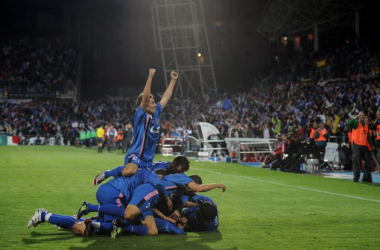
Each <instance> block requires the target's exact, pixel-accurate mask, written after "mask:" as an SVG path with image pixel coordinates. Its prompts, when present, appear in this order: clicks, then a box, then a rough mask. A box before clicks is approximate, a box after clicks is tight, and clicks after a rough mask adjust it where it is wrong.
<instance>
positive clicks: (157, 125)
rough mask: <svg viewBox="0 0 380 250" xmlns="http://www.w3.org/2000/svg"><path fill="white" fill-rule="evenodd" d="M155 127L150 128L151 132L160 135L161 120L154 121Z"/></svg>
mask: <svg viewBox="0 0 380 250" xmlns="http://www.w3.org/2000/svg"><path fill="white" fill-rule="evenodd" d="M152 123H153V126H152V127H150V132H151V133H152V134H158V133H159V132H160V120H158V119H157V120H153V122H152Z"/></svg>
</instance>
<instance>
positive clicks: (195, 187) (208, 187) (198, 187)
mask: <svg viewBox="0 0 380 250" xmlns="http://www.w3.org/2000/svg"><path fill="white" fill-rule="evenodd" d="M187 186H188V187H189V188H190V189H191V190H193V191H196V192H206V191H210V190H213V189H215V188H221V189H222V190H223V192H224V191H226V185H224V184H221V183H213V184H202V185H199V184H197V183H195V182H190V183H188V184H187Z"/></svg>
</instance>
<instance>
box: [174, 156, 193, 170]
mask: <svg viewBox="0 0 380 250" xmlns="http://www.w3.org/2000/svg"><path fill="white" fill-rule="evenodd" d="M173 163H174V165H175V166H177V167H178V166H182V168H183V171H188V170H189V168H190V162H189V160H188V159H187V158H186V156H184V155H180V156H177V157H176V158H174V160H173Z"/></svg>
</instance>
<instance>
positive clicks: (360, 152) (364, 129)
mask: <svg viewBox="0 0 380 250" xmlns="http://www.w3.org/2000/svg"><path fill="white" fill-rule="evenodd" d="M364 118H365V114H364V112H363V111H361V112H360V113H359V115H358V116H357V117H356V119H351V120H349V121H348V122H347V126H348V127H350V128H352V154H353V164H354V182H358V181H359V178H360V162H361V159H362V156H364V161H365V167H364V175H363V178H362V181H363V182H369V183H371V182H372V175H371V154H370V151H369V149H368V145H369V144H370V143H371V142H370V140H369V135H370V134H369V128H368V124H366V123H365V122H364Z"/></svg>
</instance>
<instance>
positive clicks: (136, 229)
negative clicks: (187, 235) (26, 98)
mask: <svg viewBox="0 0 380 250" xmlns="http://www.w3.org/2000/svg"><path fill="white" fill-rule="evenodd" d="M44 222H49V223H50V224H53V225H55V226H57V227H59V228H64V229H68V230H70V231H71V232H72V233H73V234H75V235H81V236H84V237H90V236H91V235H92V234H93V232H96V233H99V234H102V233H109V234H111V233H112V231H113V229H114V227H115V225H114V224H113V223H112V222H104V220H103V219H101V218H91V219H85V220H83V219H81V220H78V219H76V218H75V217H73V216H68V215H60V214H53V213H50V212H48V211H47V210H46V209H43V208H39V209H37V210H36V212H35V213H34V214H33V216H32V217H31V218H30V220H29V221H28V224H27V225H26V227H27V228H30V227H32V226H34V227H37V226H38V225H39V224H41V223H44ZM158 224H160V222H158ZM161 224H162V223H161ZM165 229H166V230H165ZM122 231H123V233H132V234H136V235H147V234H148V230H147V228H146V227H145V226H142V225H136V224H130V225H127V226H125V227H123V230H122ZM161 231H162V232H165V233H173V234H183V233H184V232H183V231H182V232H181V231H179V230H175V228H172V227H168V226H166V227H165V228H164V229H161Z"/></svg>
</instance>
